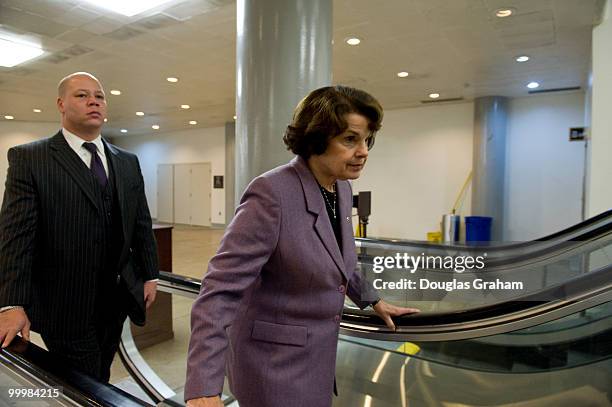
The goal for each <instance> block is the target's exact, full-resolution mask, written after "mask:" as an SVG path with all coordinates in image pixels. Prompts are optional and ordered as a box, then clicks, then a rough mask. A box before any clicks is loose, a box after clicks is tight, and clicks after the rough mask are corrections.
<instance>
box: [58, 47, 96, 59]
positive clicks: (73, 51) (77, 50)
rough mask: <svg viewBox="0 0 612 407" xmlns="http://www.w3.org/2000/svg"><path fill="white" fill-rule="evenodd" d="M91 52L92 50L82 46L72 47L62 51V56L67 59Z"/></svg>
mask: <svg viewBox="0 0 612 407" xmlns="http://www.w3.org/2000/svg"><path fill="white" fill-rule="evenodd" d="M91 51H93V48H88V47H84V46H82V45H73V46H72V47H70V48H66V49H65V50H63V51H62V54H64V55H66V56H68V57H78V56H79V55H84V54H89V53H90V52H91Z"/></svg>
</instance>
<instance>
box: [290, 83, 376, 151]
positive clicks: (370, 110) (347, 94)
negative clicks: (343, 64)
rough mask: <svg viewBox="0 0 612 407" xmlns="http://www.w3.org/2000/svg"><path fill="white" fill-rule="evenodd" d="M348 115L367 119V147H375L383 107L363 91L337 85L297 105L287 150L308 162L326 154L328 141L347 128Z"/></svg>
mask: <svg viewBox="0 0 612 407" xmlns="http://www.w3.org/2000/svg"><path fill="white" fill-rule="evenodd" d="M349 113H357V114H360V115H362V116H364V117H365V118H366V119H368V128H369V130H370V136H369V137H368V148H372V146H373V145H374V138H375V136H376V132H377V131H378V130H380V126H381V123H382V118H383V109H382V106H381V105H380V103H378V101H377V100H376V99H375V98H374V97H373V96H372V95H370V94H369V93H367V92H364V91H363V90H359V89H355V88H350V87H348V86H341V85H336V86H326V87H324V88H319V89H316V90H313V91H312V92H310V93H309V94H308V95H307V96H306V97H305V98H304V99H302V101H301V102H300V103H299V104H298V105H297V107H296V108H295V111H294V112H293V120H292V122H291V124H290V125H289V126H287V130H286V131H285V136H284V137H283V141H284V142H285V145H286V146H287V150H291V151H292V152H293V153H294V154H297V155H299V156H302V157H303V158H305V159H308V158H309V157H310V156H311V155H313V154H314V155H319V154H323V153H324V152H325V150H327V145H328V143H329V140H330V139H331V138H333V137H335V136H337V135H339V134H342V133H344V132H345V131H346V129H347V128H348V124H347V122H346V119H345V116H346V115H347V114H349Z"/></svg>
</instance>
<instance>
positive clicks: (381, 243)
mask: <svg viewBox="0 0 612 407" xmlns="http://www.w3.org/2000/svg"><path fill="white" fill-rule="evenodd" d="M599 223H602V224H603V226H598V227H597V228H596V229H595V230H599V231H600V233H601V232H602V231H603V232H606V231H609V230H611V229H612V209H610V210H607V211H605V212H602V213H600V214H599V215H596V216H593V217H591V218H589V219H587V220H585V221H583V222H580V223H577V224H575V225H572V226H570V227H568V228H566V229H563V230H560V231H558V232H555V233H553V234H550V235H548V236H544V237H541V238H538V239H534V240H532V241H527V242H516V243H509V244H504V245H491V246H487V250H488V251H490V252H496V251H505V250H510V249H517V248H521V247H525V246H528V245H531V244H533V242H549V241H552V240H557V239H558V238H559V237H562V236H565V235H569V234H572V233H574V232H577V231H580V230H582V229H588V228H591V227H592V226H593V225H597V224H599ZM592 231H593V230H592V229H591V230H587V231H586V233H580V234H578V236H576V237H573V238H572V239H570V240H572V241H580V240H583V239H585V238H588V237H587V236H593V233H591V232H592ZM355 244H356V246H357V247H358V248H361V247H372V248H380V249H386V250H393V249H394V248H397V247H405V246H411V247H416V248H422V249H427V250H437V249H439V250H441V251H450V250H457V251H475V250H482V247H478V246H470V245H467V244H450V243H445V244H440V243H433V242H427V241H422V240H409V239H406V240H405V239H381V238H364V237H356V238H355Z"/></svg>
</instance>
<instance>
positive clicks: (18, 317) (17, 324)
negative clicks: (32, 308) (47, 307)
mask: <svg viewBox="0 0 612 407" xmlns="http://www.w3.org/2000/svg"><path fill="white" fill-rule="evenodd" d="M20 332H21V337H22V338H23V339H25V340H26V341H29V340H30V320H29V319H28V316H27V315H26V313H25V311H24V310H23V308H21V307H17V308H13V309H10V310H8V311H4V312H0V341H1V342H2V347H3V348H6V347H7V346H9V344H10V343H11V342H12V341H13V339H15V336H16V335H17V334H18V333H20Z"/></svg>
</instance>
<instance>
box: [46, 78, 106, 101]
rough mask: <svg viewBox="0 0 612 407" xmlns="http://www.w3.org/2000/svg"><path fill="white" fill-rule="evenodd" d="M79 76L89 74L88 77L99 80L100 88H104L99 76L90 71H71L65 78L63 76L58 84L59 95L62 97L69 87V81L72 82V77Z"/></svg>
mask: <svg viewBox="0 0 612 407" xmlns="http://www.w3.org/2000/svg"><path fill="white" fill-rule="evenodd" d="M77 76H87V77H88V78H91V79H93V80H94V81H96V82H98V84H99V85H100V89H102V84H101V83H100V81H99V80H98V78H96V77H95V76H93V75H92V74H90V73H89V72H75V73H71V74H70V75H68V76H65V77H64V78H62V80H61V81H59V83H58V84H57V96H58V97H60V98H61V97H63V96H64V93H65V92H66V87H67V85H68V83H69V82H70V80H71V79H72V78H75V77H77Z"/></svg>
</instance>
